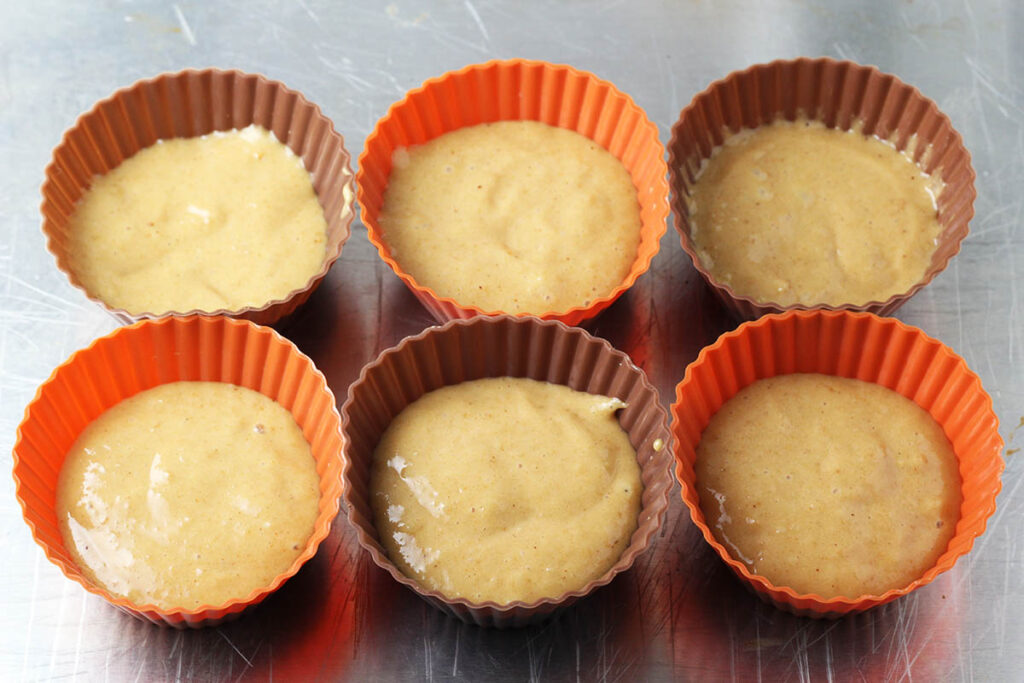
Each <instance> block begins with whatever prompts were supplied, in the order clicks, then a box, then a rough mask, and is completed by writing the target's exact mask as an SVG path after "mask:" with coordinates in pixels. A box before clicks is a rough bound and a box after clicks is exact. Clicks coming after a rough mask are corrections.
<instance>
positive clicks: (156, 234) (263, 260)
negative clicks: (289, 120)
mask: <svg viewBox="0 0 1024 683" xmlns="http://www.w3.org/2000/svg"><path fill="white" fill-rule="evenodd" d="M68 229H69V257H70V264H71V270H72V271H73V272H74V273H75V274H77V275H78V278H79V279H80V281H81V283H82V285H83V286H84V287H85V289H86V291H88V292H89V293H90V294H91V295H93V296H95V297H98V298H99V299H101V300H103V301H104V302H106V303H107V304H108V305H110V306H113V307H115V308H123V309H125V310H127V311H128V312H129V313H133V314H139V313H166V312H169V311H177V312H186V311H191V310H194V309H198V310H201V311H215V310H218V309H228V310H238V309H240V308H244V307H246V306H262V305H263V304H265V303H267V302H269V301H272V300H274V299H282V298H284V297H286V296H287V295H288V294H290V293H291V292H292V291H294V290H296V289H300V288H302V287H305V286H306V284H307V283H308V282H309V280H310V279H311V278H312V277H313V276H314V275H315V274H316V273H317V272H318V271H319V270H320V268H321V266H322V265H323V262H324V258H325V255H326V239H327V223H326V221H325V220H324V215H323V210H322V209H321V207H320V203H319V201H318V200H317V198H316V194H315V193H314V191H313V185H312V183H311V181H310V178H309V173H307V172H306V170H305V168H304V167H303V165H302V160H301V159H299V158H298V157H297V156H295V154H294V153H292V151H291V150H290V149H288V148H287V147H286V146H284V145H282V144H281V143H280V142H278V141H277V139H276V138H275V137H274V136H273V135H272V134H271V133H269V132H268V131H266V130H264V129H263V128H259V127H257V126H249V127H248V128H245V129H243V130H240V131H229V132H227V133H213V134H210V135H204V136H203V137H199V138H176V139H173V140H161V141H159V142H157V144H155V145H153V146H151V147H148V148H146V149H143V150H141V151H140V152H139V153H137V154H136V155H135V156H133V157H131V158H129V159H126V160H125V161H124V162H123V163H122V164H121V165H119V166H118V167H117V168H115V169H113V170H112V171H110V172H109V173H107V174H106V175H103V176H98V177H96V178H95V179H94V181H93V184H92V187H90V188H89V189H88V191H86V193H85V195H84V196H83V197H82V199H81V201H80V202H79V203H78V205H77V207H76V208H75V212H74V214H73V215H72V216H71V219H70V223H69V228H68Z"/></svg>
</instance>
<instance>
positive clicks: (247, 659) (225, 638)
mask: <svg viewBox="0 0 1024 683" xmlns="http://www.w3.org/2000/svg"><path fill="white" fill-rule="evenodd" d="M217 635H219V636H220V637H221V638H223V639H224V640H225V641H227V644H228V645H230V646H231V649H232V650H234V651H235V652H237V653H238V656H239V657H241V658H242V661H243V662H245V663H246V665H247V666H248V667H249V668H250V669H251V668H252V662H250V661H249V658H248V657H246V656H245V655H243V654H242V651H241V650H239V649H238V648H237V647H235V644H234V643H232V642H231V639H230V638H228V637H227V636H226V635H224V631H220V630H218V631H217Z"/></svg>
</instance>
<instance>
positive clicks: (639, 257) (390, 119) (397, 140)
mask: <svg viewBox="0 0 1024 683" xmlns="http://www.w3.org/2000/svg"><path fill="white" fill-rule="evenodd" d="M495 121H540V122H542V123H546V124H548V125H551V126H556V127H559V128H565V129H568V130H573V131H576V132H577V133H579V134H581V135H584V136H586V137H588V138H590V139H591V140H593V141H595V142H597V143H598V144H599V145H601V146H602V147H604V148H605V149H606V150H608V151H609V152H611V153H612V154H613V155H614V156H615V157H616V158H617V159H619V161H621V162H622V164H623V166H625V168H626V170H627V171H628V172H629V175H630V177H631V179H632V181H633V186H634V187H635V188H636V193H637V203H638V208H639V211H640V241H639V244H638V245H637V254H636V257H635V259H634V261H633V263H632V264H631V266H630V269H629V272H628V273H627V274H626V276H625V278H623V280H622V282H621V283H620V284H619V285H618V286H617V287H616V288H615V289H614V290H612V292H610V293H609V294H607V295H605V296H602V297H599V298H596V299H594V300H593V301H591V302H589V303H587V304H583V303H582V302H580V304H579V305H577V306H575V307H573V308H570V309H569V310H562V311H530V312H529V313H530V314H532V315H536V316H538V317H540V318H543V319H546V320H548V319H550V320H559V321H561V322H563V323H565V324H567V325H578V324H580V323H581V322H582V321H584V320H587V319H589V318H592V317H594V316H596V315H597V314H598V313H600V312H601V311H603V310H604V309H605V308H607V307H608V306H610V305H611V304H612V303H613V302H614V301H615V300H616V299H618V298H619V297H620V296H621V295H622V294H623V293H624V292H625V291H626V290H627V289H629V288H630V287H631V286H632V285H633V283H634V282H636V280H637V278H639V277H640V276H641V275H643V274H644V273H645V272H647V269H648V268H649V267H650V265H651V259H653V258H654V255H655V254H657V253H658V249H659V247H660V243H661V236H662V235H664V234H665V219H666V218H667V217H668V181H667V180H666V178H665V159H664V158H665V148H664V146H662V144H661V141H660V140H659V139H658V127H657V126H655V125H654V123H652V122H651V120H650V119H649V118H648V117H647V114H646V113H645V112H644V110H643V109H641V108H640V107H639V106H637V104H636V103H635V102H634V101H633V100H632V98H631V97H629V95H626V94H625V93H623V92H621V91H619V90H618V88H616V87H615V86H614V85H612V84H611V83H609V82H607V81H603V80H601V79H599V78H598V77H597V76H595V75H593V74H591V73H587V72H585V71H579V70H577V69H574V68H573V67H571V66H565V65H562V64H550V63H548V62H540V61H533V60H527V59H509V60H503V61H500V60H495V61H490V62H487V63H485V64H471V65H469V66H467V67H464V68H462V69H460V70H458V71H450V72H448V73H446V74H444V75H442V76H438V77H437V78H432V79H430V80H428V81H427V82H425V83H424V84H423V85H422V86H420V87H419V88H415V89H413V90H411V91H409V93H408V94H407V95H406V96H405V98H404V99H402V100H401V101H399V102H396V103H395V104H393V105H392V106H391V108H390V109H388V112H387V114H385V115H384V117H383V118H381V119H380V120H379V121H378V122H377V124H376V125H375V126H374V129H373V132H371V133H370V135H369V136H368V137H367V138H366V145H365V148H364V150H363V153H362V155H360V157H359V171H358V174H357V185H358V201H359V208H360V217H361V219H362V221H363V223H364V224H365V225H366V230H367V236H368V237H369V239H370V241H371V242H372V243H373V245H374V246H375V247H377V252H378V253H379V254H380V257H381V258H382V259H383V260H384V262H385V263H387V264H388V266H390V267H391V269H392V270H393V271H394V272H395V274H396V275H398V277H399V278H401V280H402V282H404V283H405V285H406V286H407V287H408V288H409V290H410V291H411V292H412V293H413V294H414V295H415V296H416V298H417V299H419V301H420V303H422V304H423V305H424V306H425V307H426V308H427V310H429V311H430V313H431V315H433V316H434V318H435V319H437V320H438V321H440V322H442V323H443V322H445V321H447V320H452V319H455V318H470V317H472V316H475V315H481V314H483V315H499V314H501V313H507V311H485V310H483V309H481V308H478V307H476V306H471V305H466V304H464V303H460V302H458V301H455V300H454V299H452V298H450V297H445V296H441V295H440V294H438V293H437V292H435V291H434V290H432V289H431V288H429V287H425V286H423V285H422V284H420V283H418V282H417V281H416V279H415V278H414V277H413V276H412V275H411V274H409V273H407V272H406V271H405V270H404V269H403V268H402V266H401V264H399V263H398V262H397V261H396V260H395V259H394V258H393V257H392V255H391V249H390V247H388V245H387V239H386V236H385V235H384V231H383V230H382V228H381V225H380V221H379V215H380V209H381V206H382V204H383V203H384V193H385V191H386V189H387V185H388V177H389V176H390V174H391V164H392V156H393V154H394V152H395V150H396V149H398V148H401V147H409V146H412V145H419V144H423V143H425V142H428V141H429V140H432V139H434V138H436V137H438V136H440V135H443V134H444V133H447V132H450V131H453V130H457V129H459V128H465V127H467V126H473V125H477V124H481V123H492V122H495ZM518 315H526V314H518Z"/></svg>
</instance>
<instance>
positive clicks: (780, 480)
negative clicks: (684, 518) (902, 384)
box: [696, 374, 960, 598]
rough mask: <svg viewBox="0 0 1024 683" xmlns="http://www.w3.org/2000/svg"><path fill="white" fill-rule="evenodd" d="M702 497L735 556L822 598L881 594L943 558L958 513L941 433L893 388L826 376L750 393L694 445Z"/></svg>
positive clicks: (955, 479)
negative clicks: (696, 445)
mask: <svg viewBox="0 0 1024 683" xmlns="http://www.w3.org/2000/svg"><path fill="white" fill-rule="evenodd" d="M696 474H697V487H698V490H699V492H700V505H701V509H702V510H703V512H704V517H705V519H706V520H707V524H708V526H709V527H711V530H712V532H713V533H714V535H715V537H716V538H717V539H718V540H719V542H721V543H722V544H723V545H724V546H725V547H726V548H727V549H728V550H729V553H730V555H732V557H733V558H735V559H737V560H739V561H741V562H743V563H745V564H746V565H747V567H748V568H749V569H750V571H751V572H753V573H756V574H760V575H761V576H764V577H765V578H767V579H768V580H770V581H771V582H772V583H774V584H775V585H777V586H789V587H791V588H793V589H794V590H795V591H796V592H797V593H816V594H818V595H820V596H822V597H824V598H832V597H838V596H844V597H848V598H856V597H859V596H861V595H868V594H870V595H881V594H882V593H884V592H886V591H887V590H890V589H892V588H902V587H904V586H906V585H908V584H909V583H911V582H912V581H913V580H915V579H917V578H918V577H920V576H921V575H922V574H923V573H924V572H925V571H927V570H928V569H929V568H930V567H932V566H934V564H935V562H936V560H937V559H938V557H939V555H941V554H942V553H943V552H944V551H945V550H946V546H947V545H948V543H949V539H950V538H952V536H953V532H954V529H955V527H956V523H957V521H958V520H959V517H960V476H959V472H958V469H957V461H956V456H955V455H954V453H953V450H952V448H951V446H950V444H949V441H948V440H947V439H946V436H945V434H944V433H943V431H942V428H941V427H939V425H938V424H937V423H936V422H935V420H933V419H932V417H931V416H930V415H928V413H927V412H925V411H924V410H923V409H922V408H920V407H919V406H917V405H916V404H915V403H913V402H912V401H910V400H908V399H906V398H904V397H903V396H900V395H899V394H897V393H896V392H895V391H891V390H889V389H886V388H885V387H881V386H878V385H876V384H871V383H868V382H861V381H859V380H853V379H845V378H840V377H829V376H825V375H816V374H797V375H783V376H779V377H773V378H771V379H763V380H759V381H757V382H755V383H754V384H752V385H750V386H748V387H746V388H744V389H743V390H741V391H740V392H739V393H738V394H736V395H735V396H734V397H733V398H731V399H730V400H729V401H727V402H726V403H725V405H723V406H722V408H721V410H719V411H718V413H716V414H715V415H714V417H712V418H711V422H710V424H708V426H707V429H706V430H705V431H704V434H703V435H702V437H701V441H700V444H699V445H698V447H697V463H696Z"/></svg>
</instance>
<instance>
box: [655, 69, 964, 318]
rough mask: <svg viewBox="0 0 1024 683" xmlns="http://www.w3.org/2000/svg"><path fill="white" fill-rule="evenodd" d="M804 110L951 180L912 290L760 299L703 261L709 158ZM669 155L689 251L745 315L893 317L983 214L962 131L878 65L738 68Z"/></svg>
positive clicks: (690, 116) (696, 113) (703, 99)
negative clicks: (808, 300) (818, 300)
mask: <svg viewBox="0 0 1024 683" xmlns="http://www.w3.org/2000/svg"><path fill="white" fill-rule="evenodd" d="M799 116H806V117H807V118H809V119H812V120H817V121H821V122H823V123H824V124H825V125H827V126H829V127H830V128H838V129H841V130H850V129H851V128H853V127H854V126H860V130H861V132H863V133H864V134H865V135H874V136H876V137H878V138H881V139H882V140H886V141H889V142H891V143H892V144H893V145H895V147H896V149H898V150H900V151H905V152H906V153H907V154H908V155H909V156H910V157H911V158H912V159H913V160H914V162H915V163H917V164H918V165H919V166H920V167H921V168H922V169H923V170H924V171H925V172H926V173H928V174H930V175H934V176H938V177H939V178H941V179H942V181H943V183H945V187H944V189H943V191H942V193H941V194H940V195H939V196H938V198H937V200H936V204H937V206H938V220H939V224H940V226H941V230H942V232H941V233H940V235H939V238H938V246H937V248H936V250H935V253H934V254H933V255H932V261H931V264H930V265H929V267H928V270H927V271H926V272H925V275H924V277H923V278H922V279H921V280H920V281H918V282H917V283H916V284H914V286H913V287H911V288H910V289H909V290H908V291H906V292H902V293H899V294H895V295H893V296H892V297H890V298H889V299H887V300H885V301H872V302H869V303H866V304H863V305H853V304H850V305H841V306H830V305H826V304H821V305H804V304H793V305H789V306H782V305H780V304H775V303H758V302H757V301H755V300H754V299H753V298H751V297H749V296H744V295H740V294H737V293H736V292H735V291H733V289H732V288H731V287H730V286H729V285H726V284H723V283H720V282H718V281H716V280H715V278H714V277H713V275H712V274H711V273H710V272H708V270H707V269H705V267H704V265H703V264H702V263H701V261H700V258H699V257H698V255H697V252H696V249H695V248H694V245H693V241H692V239H691V225H690V211H689V207H688V200H689V198H690V193H691V189H692V187H693V184H694V182H695V181H696V179H697V176H698V173H699V172H700V169H701V164H702V162H703V161H704V160H706V159H708V158H709V157H710V156H711V152H712V150H713V149H714V148H715V147H717V146H719V145H721V144H722V143H723V141H724V140H725V139H726V138H727V137H728V136H729V135H731V134H733V133H736V132H739V131H740V130H742V129H744V128H756V127H758V126H760V125H762V124H765V123H769V122H771V121H773V120H775V119H778V118H785V119H787V120H790V121H792V120H794V119H796V118H797V117H799ZM668 154H669V163H668V170H669V178H670V181H669V184H670V186H671V188H672V199H671V204H672V212H673V215H674V216H675V218H674V221H675V226H676V230H677V231H678V232H679V235H680V239H681V241H682V245H683V249H684V250H686V253H687V254H689V255H690V258H691V259H692V260H693V265H694V267H696V269H697V271H698V272H699V273H700V274H701V276H702V277H703V278H704V280H705V281H706V282H707V283H708V285H709V286H710V287H711V289H712V290H714V292H715V294H716V295H717V296H718V298H719V299H721V301H722V303H723V304H725V306H726V307H727V308H729V309H730V310H731V311H732V312H733V313H734V314H735V315H737V316H738V317H740V318H745V319H752V318H756V317H758V316H760V315H764V314H765V313H773V312H779V311H784V310H792V309H808V308H815V309H826V310H836V309H846V310H852V311H869V312H871V313H877V314H879V315H888V314H890V313H892V312H893V311H895V310H896V309H897V308H899V307H900V306H901V305H903V303H904V302H906V300H907V299H909V298H910V297H912V296H913V295H914V294H915V293H916V292H917V291H918V290H919V289H921V288H922V287H924V286H925V285H927V284H928V283H929V282H931V281H932V280H933V279H934V278H935V276H936V275H938V274H939V273H940V272H942V271H943V270H944V269H945V268H946V266H947V264H948V263H949V260H950V259H951V258H953V256H955V255H956V254H957V252H959V251H960V243H961V242H962V241H963V239H964V237H966V236H967V232H968V223H969V222H970V220H971V218H972V217H973V216H974V198H975V196H976V193H975V189H974V177H975V175H974V169H973V168H972V167H971V158H970V154H969V153H968V152H967V149H966V148H965V147H964V144H963V140H961V138H960V134H959V133H957V132H956V131H955V130H954V129H953V125H952V124H951V123H950V121H949V118H948V117H946V115H945V114H943V113H942V112H941V111H939V108H938V106H936V104H935V103H934V102H933V101H931V100H930V99H928V98H927V97H925V96H924V95H922V94H921V93H920V91H918V90H917V88H914V87H912V86H909V85H907V84H905V83H903V82H902V81H900V80H899V79H898V78H896V77H895V76H892V75H889V74H884V73H882V72H881V71H879V70H878V69H876V68H875V67H873V66H862V65H860V64H855V63H853V62H840V61H836V60H834V59H828V58H819V59H809V58H800V59H796V60H792V61H775V62H771V63H770V64H757V65H755V66H752V67H750V68H748V69H746V70H744V71H737V72H734V73H732V74H730V75H728V76H727V77H725V78H724V79H722V80H720V81H715V82H714V83H712V84H711V85H710V86H708V88H707V89H706V90H704V92H702V93H700V94H699V95H697V96H696V97H695V98H694V99H693V101H692V102H691V103H690V104H689V105H688V106H687V107H686V108H685V109H683V111H682V113H681V114H680V115H679V120H678V121H677V122H676V124H675V125H674V126H673V127H672V137H671V140H670V141H669V144H668Z"/></svg>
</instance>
